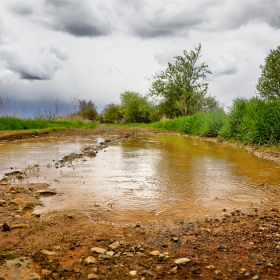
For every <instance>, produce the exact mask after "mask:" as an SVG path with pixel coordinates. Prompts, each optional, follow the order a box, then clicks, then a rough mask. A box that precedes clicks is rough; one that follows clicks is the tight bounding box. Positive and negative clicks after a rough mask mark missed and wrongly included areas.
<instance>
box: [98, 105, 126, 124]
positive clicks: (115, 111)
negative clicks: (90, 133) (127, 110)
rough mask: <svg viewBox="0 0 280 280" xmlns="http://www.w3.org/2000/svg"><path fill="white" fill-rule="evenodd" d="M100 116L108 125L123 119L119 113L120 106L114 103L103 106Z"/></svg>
mask: <svg viewBox="0 0 280 280" xmlns="http://www.w3.org/2000/svg"><path fill="white" fill-rule="evenodd" d="M102 116H103V117H104V118H105V121H106V122H108V123H114V122H120V121H121V120H122V118H123V115H122V113H121V106H120V105H116V104H114V103H111V104H108V105H106V106H105V108H104V110H103V112H102Z"/></svg>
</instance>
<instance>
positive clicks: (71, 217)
mask: <svg viewBox="0 0 280 280" xmlns="http://www.w3.org/2000/svg"><path fill="white" fill-rule="evenodd" d="M65 216H66V217H67V218H68V219H70V220H72V219H74V218H75V214H74V213H68V214H65Z"/></svg>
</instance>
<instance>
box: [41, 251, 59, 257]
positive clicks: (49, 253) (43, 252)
mask: <svg viewBox="0 0 280 280" xmlns="http://www.w3.org/2000/svg"><path fill="white" fill-rule="evenodd" d="M41 253H42V254H44V255H46V256H54V255H56V254H57V253H56V252H51V251H48V250H42V251H41Z"/></svg>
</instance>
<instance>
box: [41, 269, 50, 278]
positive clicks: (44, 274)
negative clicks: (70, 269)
mask: <svg viewBox="0 0 280 280" xmlns="http://www.w3.org/2000/svg"><path fill="white" fill-rule="evenodd" d="M51 273H52V272H51V271H50V270H47V269H42V271H41V274H42V276H48V275H49V274H51Z"/></svg>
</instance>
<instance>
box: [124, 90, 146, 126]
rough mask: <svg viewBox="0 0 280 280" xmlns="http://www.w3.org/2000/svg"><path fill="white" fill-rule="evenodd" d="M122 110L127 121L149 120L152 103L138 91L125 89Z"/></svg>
mask: <svg viewBox="0 0 280 280" xmlns="http://www.w3.org/2000/svg"><path fill="white" fill-rule="evenodd" d="M120 98H121V107H122V109H121V111H122V113H123V116H124V118H125V120H126V121H127V122H131V123H135V122H138V123H140V122H149V114H150V107H151V106H150V104H149V102H148V100H147V97H143V96H141V95H140V94H139V93H138V92H133V91H125V92H124V93H121V95H120Z"/></svg>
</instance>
